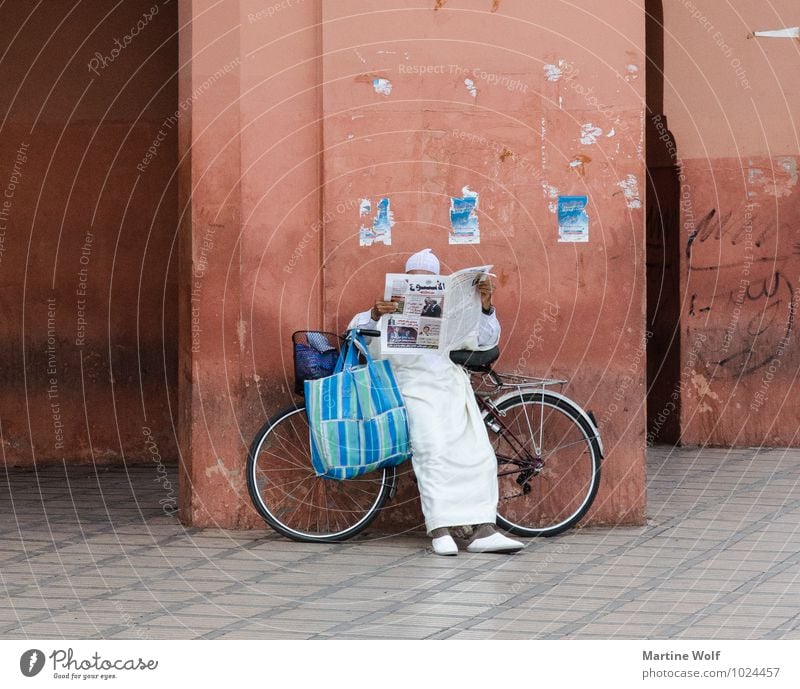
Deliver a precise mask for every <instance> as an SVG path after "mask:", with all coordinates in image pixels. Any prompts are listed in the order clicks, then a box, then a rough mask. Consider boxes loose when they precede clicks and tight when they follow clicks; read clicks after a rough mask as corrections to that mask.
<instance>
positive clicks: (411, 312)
mask: <svg viewBox="0 0 800 689" xmlns="http://www.w3.org/2000/svg"><path fill="white" fill-rule="evenodd" d="M491 268H492V266H490V265H488V266H477V267H475V268H464V269H463V270H459V271H458V272H455V273H453V274H452V275H408V274H406V273H389V274H388V275H387V276H386V288H385V291H384V299H385V300H386V301H393V302H395V303H396V304H397V310H396V311H395V312H394V313H390V314H385V315H384V316H383V317H382V318H381V322H380V330H381V355H382V356H383V355H386V354H422V353H425V352H427V353H443V352H450V351H452V350H456V349H478V323H479V320H480V314H481V299H480V294H479V293H478V290H477V289H476V285H477V284H478V282H479V281H480V280H482V279H488V275H490V273H489V271H490V270H491Z"/></svg>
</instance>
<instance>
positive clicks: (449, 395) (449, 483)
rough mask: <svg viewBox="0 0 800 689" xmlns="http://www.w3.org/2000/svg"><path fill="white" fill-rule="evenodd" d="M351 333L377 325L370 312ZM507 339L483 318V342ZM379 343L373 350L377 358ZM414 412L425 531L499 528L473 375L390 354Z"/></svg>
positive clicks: (493, 463) (434, 358) (430, 359)
mask: <svg viewBox="0 0 800 689" xmlns="http://www.w3.org/2000/svg"><path fill="white" fill-rule="evenodd" d="M349 327H351V328H356V327H358V328H373V329H375V328H377V327H378V324H377V323H376V321H373V320H372V318H371V316H370V312H369V311H365V312H363V313H359V314H358V315H356V317H355V318H353V320H352V321H351V323H350V326H349ZM499 340H500V323H499V322H498V321H497V316H496V315H495V313H492V314H491V315H489V316H487V315H485V314H482V315H481V321H480V329H479V333H478V344H479V346H480V347H481V348H489V347H493V346H494V345H496V344H497V343H498V341H499ZM377 348H378V342H377V339H376V340H375V342H373V343H372V345H371V347H370V349H371V350H372V351H373V352H375V354H377ZM387 358H388V359H389V360H390V361H391V362H392V368H393V370H394V372H395V376H396V377H397V382H398V385H399V386H400V392H401V394H402V395H403V400H404V401H405V404H406V409H407V410H408V425H409V433H410V436H411V448H412V452H413V456H412V463H413V467H414V474H415V475H416V477H417V484H418V488H419V493H420V499H421V501H422V513H423V515H424V516H425V528H426V529H427V531H428V532H429V533H430V532H431V531H433V530H434V529H438V528H440V527H445V526H461V525H466V524H484V523H487V522H488V523H492V524H493V523H494V522H495V519H496V518H497V499H498V495H497V493H498V490H497V459H496V457H495V454H494V451H493V450H492V446H491V443H490V442H489V436H488V435H487V433H486V426H484V424H483V421H482V420H481V412H480V409H479V408H478V405H477V403H476V402H475V397H474V396H473V393H472V387H471V385H470V382H469V375H467V373H466V372H465V371H464V370H463V369H462V368H461V367H460V366H458V365H456V364H454V363H453V362H452V361H450V358H449V356H447V355H443V356H442V355H438V354H420V355H404V356H399V355H393V356H392V355H390V356H388V357H387Z"/></svg>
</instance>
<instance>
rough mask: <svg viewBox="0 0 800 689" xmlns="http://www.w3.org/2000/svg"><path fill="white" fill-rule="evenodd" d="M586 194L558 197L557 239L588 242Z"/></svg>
mask: <svg viewBox="0 0 800 689" xmlns="http://www.w3.org/2000/svg"><path fill="white" fill-rule="evenodd" d="M588 203H589V197H588V196H559V197H558V241H559V242H588V241H589V216H588V215H587V214H586V205H587V204H588Z"/></svg>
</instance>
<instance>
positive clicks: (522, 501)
mask: <svg viewBox="0 0 800 689" xmlns="http://www.w3.org/2000/svg"><path fill="white" fill-rule="evenodd" d="M497 409H498V411H499V413H494V412H487V414H486V418H485V421H486V426H487V430H488V432H489V439H490V440H491V442H492V446H493V447H494V451H495V454H496V455H497V463H498V481H499V503H498V514H497V523H498V524H499V525H500V526H501V527H502V528H504V529H506V530H507V531H510V532H511V533H513V534H516V535H518V536H555V535H556V534H559V533H562V532H563V531H566V530H567V529H569V528H570V527H572V526H574V525H575V524H577V523H578V522H579V521H580V519H581V518H582V517H583V516H584V515H585V514H586V512H587V511H588V510H589V507H591V505H592V502H593V500H594V498H595V496H596V495H597V489H598V486H599V485H600V457H601V454H600V445H599V443H598V440H597V432H596V430H595V429H594V428H592V426H591V424H589V422H588V421H586V419H585V418H584V417H583V415H582V414H581V413H580V410H579V409H578V408H577V407H576V406H575V405H574V404H573V403H571V402H569V401H568V400H566V399H564V398H563V397H560V396H557V395H553V394H551V393H548V392H527V393H520V394H519V395H515V396H513V397H510V398H507V399H505V400H503V401H502V402H500V403H498V404H497Z"/></svg>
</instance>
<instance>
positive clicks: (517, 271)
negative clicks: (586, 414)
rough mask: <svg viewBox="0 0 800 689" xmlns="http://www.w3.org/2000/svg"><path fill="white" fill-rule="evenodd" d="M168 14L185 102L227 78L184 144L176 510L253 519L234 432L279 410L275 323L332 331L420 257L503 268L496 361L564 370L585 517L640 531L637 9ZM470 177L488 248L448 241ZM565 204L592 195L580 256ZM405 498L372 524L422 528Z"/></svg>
mask: <svg viewBox="0 0 800 689" xmlns="http://www.w3.org/2000/svg"><path fill="white" fill-rule="evenodd" d="M181 12H182V18H181V23H182V25H183V28H182V34H181V44H182V57H184V58H188V56H189V55H191V56H192V63H191V65H187V66H185V67H184V69H183V70H182V74H181V97H182V98H183V97H186V94H190V93H192V91H193V90H196V89H198V87H199V86H200V85H201V84H202V83H203V81H204V80H205V79H208V78H209V75H214V74H215V73H217V72H218V71H219V70H224V68H225V66H226V65H228V67H229V69H228V71H226V72H225V73H224V74H222V75H221V76H219V77H218V78H217V79H216V80H215V81H214V84H213V86H212V87H210V88H208V89H206V90H204V91H203V92H202V93H201V94H199V95H198V97H197V98H195V99H193V101H192V115H191V118H190V119H187V120H186V122H185V123H183V129H182V132H181V141H182V154H183V155H184V156H185V158H184V167H183V178H182V210H183V211H185V214H184V216H183V218H184V220H183V237H184V240H185V242H184V248H183V250H182V253H181V256H182V275H183V279H184V282H183V290H184V293H183V296H182V302H181V333H182V338H183V340H182V343H181V360H182V362H183V363H182V366H181V375H180V381H181V391H182V392H181V414H182V416H181V419H182V421H183V422H184V423H185V425H184V428H185V433H184V435H183V438H182V448H183V450H184V452H183V458H184V471H185V473H184V476H183V479H184V480H183V492H182V495H183V497H184V512H183V518H184V519H185V520H187V521H190V522H192V523H194V524H197V525H208V524H215V523H216V524H221V525H226V526H231V525H255V524H258V521H257V519H256V518H255V517H254V515H253V513H252V510H251V509H250V507H249V500H248V498H247V496H246V492H245V491H244V487H243V483H242V479H243V475H242V467H243V462H244V456H245V452H246V442H247V441H248V440H249V438H250V436H251V435H252V433H253V432H254V431H255V430H256V429H257V428H258V426H259V425H260V424H261V423H262V421H263V419H264V418H265V416H266V415H268V414H270V413H273V412H274V411H276V410H277V409H279V408H280V407H281V406H284V405H285V404H286V402H287V400H288V399H289V398H290V397H291V392H290V391H291V386H292V372H291V358H290V355H291V350H290V347H289V336H290V334H291V332H292V331H293V330H295V329H300V328H305V327H315V326H325V327H329V328H335V329H341V328H343V327H344V326H345V325H346V322H347V320H349V318H350V316H351V315H352V314H353V313H354V312H355V311H357V310H361V309H364V308H367V306H368V305H369V303H370V301H371V300H373V299H374V298H375V295H376V294H377V293H378V292H379V291H380V290H381V285H382V275H383V273H384V272H386V271H387V270H395V269H397V268H398V267H399V266H401V265H402V260H403V258H404V256H406V255H407V254H408V252H410V251H412V250H416V249H418V248H422V247H426V246H430V247H432V248H434V249H435V250H436V251H437V252H438V253H439V255H440V257H441V258H442V260H443V263H444V265H445V266H446V268H447V269H448V270H452V269H456V268H459V267H464V266H467V265H473V264H475V263H478V262H483V261H487V262H491V263H494V264H495V266H496V268H495V272H496V273H497V275H498V283H499V286H500V290H499V292H498V295H497V304H498V310H499V312H500V314H501V319H502V322H503V327H504V335H503V342H502V346H503V356H502V360H501V363H500V366H501V367H502V368H506V369H511V370H514V369H518V370H519V371H520V372H524V373H530V374H534V375H536V374H539V375H554V376H565V377H567V378H569V379H570V380H571V383H570V385H569V387H568V389H567V392H568V394H570V395H571V396H573V397H574V398H575V399H576V400H578V401H579V402H581V403H583V404H585V405H586V406H587V407H589V408H591V409H593V410H594V411H595V413H596V415H597V417H598V419H599V420H601V422H602V425H603V433H604V438H605V441H606V447H607V450H608V459H607V461H606V464H605V467H604V478H603V485H602V489H601V493H600V496H599V498H598V501H597V504H596V508H595V509H594V510H593V514H592V516H593V519H594V521H595V522H602V523H623V522H626V523H631V522H641V520H642V519H643V515H644V356H643V346H644V344H643V341H644V323H643V319H644V294H643V290H644V251H643V239H644V233H643V209H642V205H643V195H642V192H640V190H641V189H642V188H643V174H644V161H643V153H642V152H643V113H644V84H643V81H644V79H643V66H644V18H643V12H642V8H641V7H639V8H638V10H637V7H636V5H630V4H629V5H628V6H626V7H624V8H623V7H621V6H620V7H617V6H615V5H614V6H612V4H610V3H607V2H599V1H597V2H589V3H584V4H583V5H582V6H581V7H580V8H577V7H575V6H573V5H570V4H568V3H554V4H550V5H548V6H547V8H545V7H543V6H541V5H540V4H538V3H531V2H524V1H522V0H516V1H515V0H505V1H501V2H492V0H469V1H467V0H462V1H456V0H452V1H450V2H435V1H433V0H431V1H430V2H420V1H416V2H413V1H403V2H395V3H392V4H391V7H389V6H387V4H386V3H381V2H377V1H374V0H373V1H366V0H358V1H356V0H344V1H341V2H335V3H333V2H330V3H328V2H326V3H316V2H287V3H284V4H283V5H281V6H280V7H279V8H278V9H277V10H274V11H271V12H270V11H265V8H264V6H263V3H255V2H252V3H250V2H240V3H235V2H228V3H224V4H223V5H222V6H220V5H215V4H214V3H211V2H199V1H194V2H188V1H187V2H184V3H182V4H181ZM190 19H191V23H190V24H189V23H188V21H189V20H190ZM376 79H385V80H387V81H386V82H379V86H380V87H381V88H379V89H376V88H375V80H376ZM465 79H470V80H471V83H467V82H465ZM387 82H391V91H390V92H389V89H388V88H387ZM471 89H474V91H473V90H471ZM466 186H469V187H470V188H471V189H472V190H474V191H475V192H477V193H478V194H479V198H480V201H479V210H478V216H479V222H480V228H481V242H480V244H476V245H460V246H458V245H451V244H449V243H448V230H449V226H450V222H449V215H448V209H449V204H450V197H451V196H460V195H461V193H462V189H463V188H464V187H466ZM558 194H562V195H568V194H570V195H575V194H578V195H580V194H585V195H588V197H589V209H588V210H589V215H590V218H591V229H590V241H589V242H588V243H585V244H569V243H559V242H558V241H557V237H558V230H557V218H556V214H555V212H554V205H553V204H554V202H555V197H556V196H557V195H558ZM364 198H368V199H370V200H371V203H372V208H373V212H372V215H374V212H375V211H374V209H375V207H376V206H377V203H378V201H379V200H380V199H382V198H388V199H390V202H391V210H392V212H393V215H394V222H395V224H394V227H393V236H392V243H391V246H385V245H383V244H376V245H373V246H360V245H359V227H360V226H361V224H362V223H363V222H365V219H364V218H362V217H360V214H359V207H360V201H361V199H364ZM366 222H371V219H370V218H366ZM210 227H213V228H214V246H213V250H211V251H210V252H209V251H206V252H205V254H204V255H202V256H201V254H203V242H204V237H205V236H206V235H207V233H208V231H209V228H210ZM198 261H205V262H206V263H207V266H206V270H204V271H203V277H202V279H201V281H200V290H199V292H198V295H197V299H196V301H195V302H194V303H192V300H191V298H190V295H188V294H187V293H186V292H185V288H186V280H187V279H188V276H189V275H191V274H192V271H194V272H196V269H197V264H198ZM193 318H196V320H197V321H198V323H199V329H200V330H201V331H202V332H201V334H200V335H199V336H197V337H196V338H195V340H194V344H195V346H194V348H193V339H192V336H191V326H192V319H193ZM413 491H414V489H413V485H412V484H411V482H410V480H409V481H406V482H405V483H404V485H403V486H402V490H401V493H400V495H399V496H398V500H397V501H396V503H395V507H394V508H392V509H390V510H389V511H388V512H387V515H386V517H385V519H384V526H385V527H387V528H401V527H402V528H413V527H414V526H418V525H419V524H421V515H420V512H419V507H418V504H417V502H416V501H415V500H414V492H413Z"/></svg>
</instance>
